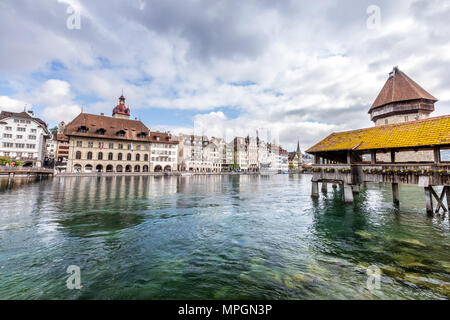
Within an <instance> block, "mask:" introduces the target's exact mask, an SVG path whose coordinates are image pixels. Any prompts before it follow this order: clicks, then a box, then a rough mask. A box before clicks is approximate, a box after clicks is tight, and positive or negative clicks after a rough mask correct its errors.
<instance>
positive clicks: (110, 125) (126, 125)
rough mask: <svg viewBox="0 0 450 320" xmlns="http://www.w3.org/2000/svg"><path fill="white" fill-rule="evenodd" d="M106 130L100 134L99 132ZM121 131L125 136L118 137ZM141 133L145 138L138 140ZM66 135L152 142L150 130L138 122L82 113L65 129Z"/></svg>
mask: <svg viewBox="0 0 450 320" xmlns="http://www.w3.org/2000/svg"><path fill="white" fill-rule="evenodd" d="M81 127H86V128H87V129H88V131H87V132H86V133H83V132H79V129H80V128H81ZM99 129H103V130H105V132H104V134H100V133H98V132H97V130H99ZM119 131H123V132H124V133H125V134H124V136H123V137H120V136H118V135H117V133H118V132H119ZM140 133H145V138H138V135H139V134H140ZM64 134H65V135H67V136H79V137H93V138H99V139H101V138H104V139H118V140H134V141H150V137H149V135H150V130H149V129H148V128H147V127H146V126H145V125H144V124H143V123H142V122H141V121H138V120H129V119H122V118H113V117H107V116H101V115H95V114H89V113H80V114H79V115H78V116H77V117H76V118H75V119H73V120H72V121H71V122H70V123H69V124H68V125H67V126H66V128H65V130H64Z"/></svg>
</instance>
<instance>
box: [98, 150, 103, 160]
mask: <svg viewBox="0 0 450 320" xmlns="http://www.w3.org/2000/svg"><path fill="white" fill-rule="evenodd" d="M98 160H103V152H99V153H98Z"/></svg>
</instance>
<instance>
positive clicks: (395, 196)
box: [392, 183, 400, 204]
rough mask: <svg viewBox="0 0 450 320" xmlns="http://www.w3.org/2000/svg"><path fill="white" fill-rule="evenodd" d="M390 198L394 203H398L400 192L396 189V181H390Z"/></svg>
mask: <svg viewBox="0 0 450 320" xmlns="http://www.w3.org/2000/svg"><path fill="white" fill-rule="evenodd" d="M392 198H393V201H394V203H395V204H399V203H400V193H399V191H398V183H392Z"/></svg>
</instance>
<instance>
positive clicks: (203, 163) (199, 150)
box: [178, 134, 213, 172]
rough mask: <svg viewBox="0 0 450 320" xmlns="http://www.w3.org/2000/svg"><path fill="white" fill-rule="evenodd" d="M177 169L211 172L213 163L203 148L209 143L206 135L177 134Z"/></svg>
mask: <svg viewBox="0 0 450 320" xmlns="http://www.w3.org/2000/svg"><path fill="white" fill-rule="evenodd" d="M178 142H179V145H178V168H179V169H178V170H179V171H191V172H211V171H212V170H213V163H212V161H211V160H208V159H207V158H206V157H207V156H206V154H205V153H204V152H203V148H204V147H206V146H207V145H208V144H209V141H208V137H206V136H196V135H186V134H180V135H179V136H178Z"/></svg>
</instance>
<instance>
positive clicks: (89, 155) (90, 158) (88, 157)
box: [87, 151, 92, 160]
mask: <svg viewBox="0 0 450 320" xmlns="http://www.w3.org/2000/svg"><path fill="white" fill-rule="evenodd" d="M87 159H88V160H92V152H90V151H89V152H88V154H87Z"/></svg>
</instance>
